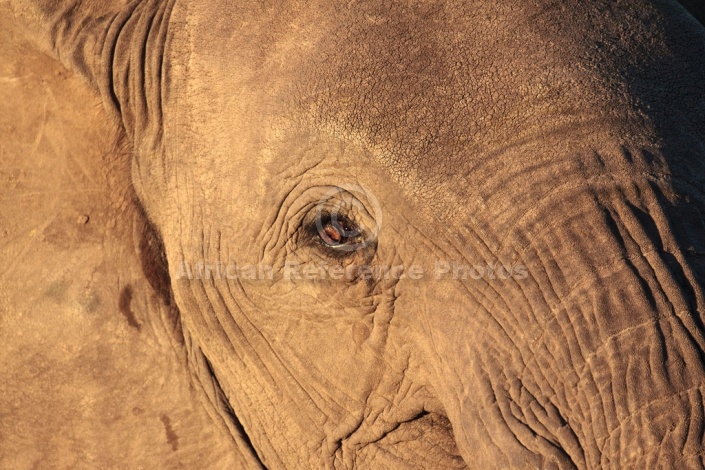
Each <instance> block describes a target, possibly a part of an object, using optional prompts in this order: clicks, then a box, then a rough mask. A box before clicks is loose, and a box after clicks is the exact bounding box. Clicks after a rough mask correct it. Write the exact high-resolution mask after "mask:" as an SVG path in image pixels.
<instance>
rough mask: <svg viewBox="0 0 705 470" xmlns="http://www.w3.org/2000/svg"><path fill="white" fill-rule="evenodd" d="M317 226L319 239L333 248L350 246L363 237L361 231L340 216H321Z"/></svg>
mask: <svg viewBox="0 0 705 470" xmlns="http://www.w3.org/2000/svg"><path fill="white" fill-rule="evenodd" d="M315 225H316V234H317V235H318V238H319V239H320V240H321V241H322V242H323V243H325V244H326V245H328V246H331V247H340V246H343V245H346V246H347V245H350V244H351V243H354V242H356V241H359V240H358V239H359V237H360V235H361V231H360V229H359V228H357V226H356V225H355V224H353V223H352V222H350V221H349V220H348V219H347V218H345V217H344V216H342V215H340V214H335V215H331V214H327V213H326V214H321V215H320V216H319V218H318V219H317V220H316V224H315Z"/></svg>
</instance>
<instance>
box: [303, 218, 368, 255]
mask: <svg viewBox="0 0 705 470" xmlns="http://www.w3.org/2000/svg"><path fill="white" fill-rule="evenodd" d="M334 220H335V222H337V223H334ZM336 225H337V226H338V227H340V228H341V229H343V231H345V232H355V233H356V235H355V236H352V237H346V236H344V235H343V239H342V241H341V243H340V244H339V245H331V244H330V243H327V242H326V241H325V240H324V239H323V238H322V236H321V232H320V231H321V229H322V228H325V227H327V226H334V228H335V226H336ZM306 232H307V233H308V237H307V238H308V239H309V240H311V241H312V242H313V243H314V244H316V245H317V246H319V247H323V248H324V249H326V250H327V251H328V252H330V253H336V254H338V255H343V256H348V255H351V254H353V253H354V251H350V252H341V251H340V250H336V247H338V246H346V245H348V244H349V242H351V241H355V240H358V239H359V237H360V236H361V234H362V230H361V229H360V228H359V226H358V225H357V224H356V223H354V222H353V221H351V220H350V219H349V218H348V217H346V216H344V215H342V214H340V213H337V214H335V218H334V217H333V215H331V213H330V212H326V211H321V212H320V213H317V214H316V217H314V219H313V220H311V221H310V222H308V224H307V227H306Z"/></svg>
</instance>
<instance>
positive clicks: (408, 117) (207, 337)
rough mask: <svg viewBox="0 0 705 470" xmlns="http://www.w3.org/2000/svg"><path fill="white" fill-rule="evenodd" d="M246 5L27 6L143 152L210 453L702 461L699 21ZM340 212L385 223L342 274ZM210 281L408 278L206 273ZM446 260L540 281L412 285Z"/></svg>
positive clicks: (448, 6) (136, 174)
mask: <svg viewBox="0 0 705 470" xmlns="http://www.w3.org/2000/svg"><path fill="white" fill-rule="evenodd" d="M66 3H67V4H69V3H71V2H66ZM193 3H196V2H193ZM230 3H233V2H226V1H224V0H223V1H212V2H198V4H194V5H184V4H182V3H179V2H156V1H148V0H144V1H143V2H141V3H139V5H137V6H136V7H135V6H134V5H132V6H123V5H112V4H109V3H107V2H105V4H103V3H102V2H94V3H89V4H88V5H85V4H84V5H81V6H78V7H76V8H65V7H61V8H59V7H56V5H55V2H52V3H51V4H50V3H47V5H48V6H47V5H43V4H41V2H40V3H39V4H37V5H33V6H31V7H19V6H15V8H14V10H15V14H16V15H17V17H18V18H22V19H23V20H24V21H27V22H28V23H29V24H32V25H34V27H35V28H36V31H38V33H37V41H38V43H40V44H44V46H43V47H46V48H50V49H51V50H53V51H54V52H55V53H56V55H57V57H59V58H60V59H61V60H62V61H63V62H64V63H65V64H66V66H67V67H69V68H70V69H71V70H74V71H76V72H77V73H80V74H81V75H82V76H83V77H85V79H86V80H87V83H88V84H89V85H90V86H92V87H94V89H95V90H97V92H98V93H100V96H101V97H102V99H103V102H104V103H105V106H106V109H107V110H108V111H109V113H110V114H111V116H112V117H111V119H113V121H114V122H115V123H117V124H116V126H117V128H118V130H119V132H121V133H122V136H123V145H124V146H125V148H127V149H128V150H129V153H130V165H131V173H130V183H131V184H132V186H133V187H134V190H135V192H136V195H137V198H138V201H139V208H137V209H135V210H136V211H137V212H139V211H141V210H143V211H144V214H146V217H148V219H149V222H147V221H146V219H142V223H143V226H144V228H145V231H146V232H149V235H148V238H149V240H151V241H152V242H153V245H154V246H158V247H159V249H158V250H155V251H156V253H152V256H151V257H150V256H146V259H147V262H146V263H145V262H143V263H142V264H144V265H145V266H146V270H147V271H148V274H147V278H148V279H150V280H151V281H152V282H151V287H149V288H151V289H153V290H154V291H155V295H157V296H158V297H159V298H160V299H161V302H162V303H161V304H160V305H162V308H163V309H166V310H167V311H168V312H171V314H172V316H171V317H169V314H165V316H166V317H167V318H172V319H173V317H174V316H176V317H177V318H176V319H173V322H174V323H169V322H168V321H167V322H165V324H161V325H160V324H155V326H154V327H153V330H154V335H156V336H157V337H160V338H172V339H174V341H173V342H174V343H175V346H174V347H173V349H172V350H170V354H173V353H174V352H176V353H177V355H178V354H183V355H185V357H186V358H187V362H186V365H185V366H184V368H185V370H184V371H183V372H181V373H182V375H183V376H186V375H189V376H190V379H191V383H192V384H193V390H192V391H191V394H192V395H194V396H195V398H194V397H190V398H189V399H193V400H194V403H202V404H203V405H199V407H198V409H199V410H201V411H203V410H205V412H206V413H207V415H208V420H209V421H208V422H209V423H211V425H212V427H213V429H216V428H217V429H220V430H221V431H222V435H223V436H225V437H227V438H228V439H229V440H227V441H218V440H217V439H218V438H217V437H214V436H213V437H209V439H212V440H213V442H215V444H214V446H215V447H214V448H215V449H216V450H220V449H221V448H222V447H223V446H226V447H227V449H228V452H229V455H231V458H232V459H233V461H234V462H235V465H237V466H250V467H252V468H257V467H261V466H266V467H267V468H349V467H353V466H359V467H361V468H405V467H422V468H466V467H469V468H537V467H538V468H544V467H545V468H556V467H558V468H575V467H577V468H598V467H617V468H622V467H634V468H644V467H655V466H666V467H677V468H702V467H703V456H702V453H703V451H702V448H703V444H704V442H703V429H704V426H705V421H704V418H703V395H702V393H703V387H705V382H704V380H703V379H705V363H704V362H703V355H704V353H705V336H704V333H705V329H704V327H703V321H704V318H703V302H705V298H704V297H703V288H702V286H703V276H704V275H705V271H704V269H705V265H704V264H703V260H704V259H705V258H704V257H705V223H704V222H703V218H702V214H703V213H705V197H704V196H703V187H704V185H703V183H704V178H705V165H704V163H705V161H704V160H703V158H704V157H705V126H703V122H705V97H704V96H703V90H705V30H704V29H703V27H702V25H700V24H699V23H697V21H696V20H695V19H694V18H693V17H692V16H690V15H689V14H688V13H687V12H686V11H685V10H684V9H683V8H682V7H680V6H679V5H678V4H676V3H673V2H666V1H654V2H648V3H644V4H639V5H635V4H633V2H627V1H616V2H598V1H594V2H548V1H539V2H532V3H531V4H528V3H527V4H517V3H516V2H475V1H468V2H444V3H442V4H435V3H431V2H419V3H413V4H408V5H407V4H399V3H392V2H390V3H379V2H359V3H354V4H352V3H351V4H345V5H341V6H338V9H334V8H333V6H331V5H329V4H328V3H326V2H308V3H304V2H300V3H297V2H291V3H287V2H278V3H277V4H276V5H272V4H269V3H267V2H264V3H263V2H237V5H232V4H230ZM52 5H54V6H52ZM68 19H71V21H68ZM42 41H43V42H42ZM113 121H111V122H113ZM331 187H339V188H344V189H347V190H348V191H349V192H348V193H345V195H344V196H340V195H333V196H332V197H330V199H326V197H328V196H330V195H331V193H330V191H329V190H330V188H331ZM359 188H364V191H360V190H359ZM326 195H328V196H326ZM336 198H337V199H336ZM341 200H343V201H346V202H348V203H351V202H352V203H353V204H352V205H353V206H354V207H356V208H355V209H351V210H350V211H349V213H347V214H343V215H346V217H347V218H349V219H351V221H352V222H353V223H354V224H355V225H356V226H359V227H361V228H362V229H363V231H364V233H365V234H368V233H373V232H374V235H373V236H370V237H368V238H369V241H370V243H368V244H365V245H362V246H360V247H358V249H355V250H351V251H343V252H342V255H341V250H336V249H333V248H331V247H329V246H327V245H325V244H323V243H320V242H316V241H315V237H316V236H317V233H316V232H315V231H313V232H312V231H311V230H309V227H310V224H309V221H310V219H311V214H312V213H313V212H315V210H314V209H315V208H316V207H320V205H321V204H322V205H323V206H326V207H328V206H330V207H335V206H336V204H337V203H339V202H341ZM321 201H323V202H321ZM349 205H350V204H349ZM377 226H379V231H378V232H375V230H374V228H375V227H377ZM162 251H163V254H164V257H165V258H164V260H163V262H160V259H161V258H160V256H159V254H160V253H161V252H162ZM144 259H145V257H144V256H143V260H144ZM200 260H204V261H205V262H207V263H216V262H224V263H227V262H235V263H237V264H238V265H245V264H253V265H254V264H261V265H269V266H273V269H274V272H275V273H276V274H280V273H282V272H284V270H285V269H286V265H287V263H293V262H297V263H301V264H303V265H307V266H317V265H318V264H319V263H322V262H326V263H328V264H335V265H341V266H346V267H347V266H357V265H363V264H364V265H373V266H393V265H400V266H403V267H404V269H405V270H406V274H407V275H406V276H403V277H402V278H401V279H396V278H391V279H372V280H369V279H363V278H360V277H357V278H353V279H346V280H342V281H333V280H330V279H318V280H317V281H315V282H313V281H311V280H306V279H299V280H287V279H281V278H279V277H278V276H275V277H274V279H273V280H269V279H266V278H265V279H263V280H248V279H242V278H239V279H232V278H230V279H229V278H227V277H226V278H221V279H188V278H187V277H185V276H184V275H183V271H182V267H183V266H184V265H189V264H191V265H193V263H196V262H198V261H200ZM439 260H440V261H448V262H452V261H457V262H462V263H467V264H474V263H480V264H482V265H488V264H494V263H500V264H511V265H513V266H522V267H523V269H524V271H522V272H523V273H524V274H525V275H522V276H511V277H509V278H503V277H501V276H485V277H483V278H481V279H474V278H472V277H469V278H467V279H452V278H450V277H445V278H443V279H440V280H439V279H435V278H434V277H433V275H426V276H424V277H423V278H422V279H414V278H413V276H412V275H411V273H410V272H409V271H410V269H411V268H410V267H411V266H413V265H417V266H422V267H425V270H426V272H429V270H432V269H433V267H434V266H437V264H436V263H437V262H438V261H439ZM123 262H124V261H123ZM147 288H148V287H147V286H145V289H147ZM146 312H147V313H145V315H148V314H149V308H147V309H146ZM133 321H135V320H134V319H133ZM166 325H171V327H170V326H166ZM164 344H167V343H166V342H165V343H164ZM164 347H165V348H166V346H164ZM145 373H152V374H153V373H154V372H145ZM174 393H176V392H174ZM185 393H186V392H184V394H185ZM198 400H200V401H198ZM194 406H196V405H194ZM200 406H202V408H201V407H200ZM195 429H200V426H199V425H195V426H194V427H187V428H186V429H184V430H183V431H182V432H181V434H180V441H181V442H190V443H191V445H192V446H194V448H195V447H197V444H198V443H197V442H196V443H195V444H194V441H197V440H198V439H199V437H198V434H197V431H196V430H195ZM199 432H200V431H199ZM172 440H173V439H172ZM214 465H215V464H214Z"/></svg>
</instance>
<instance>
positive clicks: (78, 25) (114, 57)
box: [11, 0, 174, 149]
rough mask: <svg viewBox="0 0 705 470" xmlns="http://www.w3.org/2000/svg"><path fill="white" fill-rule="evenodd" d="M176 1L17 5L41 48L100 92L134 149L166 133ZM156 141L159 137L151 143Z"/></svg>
mask: <svg viewBox="0 0 705 470" xmlns="http://www.w3.org/2000/svg"><path fill="white" fill-rule="evenodd" d="M173 5H174V1H173V0H164V1H163V0H140V1H125V0H122V1H114V2H113V1H101V0H98V1H81V0H37V1H32V2H28V3H22V4H20V5H15V4H12V5H11V6H12V8H13V9H14V10H15V14H16V15H17V16H20V17H23V18H24V19H25V20H27V21H28V22H29V23H30V24H31V25H32V29H33V30H34V31H35V36H36V39H37V41H38V43H39V45H40V47H42V48H44V49H48V50H50V51H51V52H52V53H53V54H54V55H55V56H56V57H57V58H58V59H59V60H60V61H61V62H62V63H63V64H64V65H65V66H66V67H67V68H69V69H70V70H72V71H73V72H76V73H78V74H80V75H82V76H83V77H84V78H85V79H86V80H87V81H88V83H89V84H90V85H91V86H92V87H93V88H94V89H96V90H98V91H99V93H100V94H101V96H102V97H103V102H104V103H105V104H106V105H107V106H106V108H107V109H108V111H109V112H111V113H112V114H113V115H114V116H115V117H116V118H118V119H119V120H120V121H121V122H122V126H123V127H124V129H125V131H126V133H127V136H128V137H129V138H130V140H131V143H132V144H133V149H139V148H144V140H145V139H147V138H148V136H151V137H154V138H155V139H158V137H159V136H160V135H161V132H160V128H161V121H162V120H161V109H162V103H161V101H162V97H163V96H164V85H165V84H164V77H165V76H167V75H168V71H167V70H166V66H167V65H166V63H165V58H166V57H167V55H166V54H165V53H164V52H165V47H166V44H167V41H168V38H169V35H168V31H167V26H168V24H169V18H170V15H171V11H172V8H173ZM150 143H151V146H152V147H154V146H155V145H156V140H155V141H153V142H150Z"/></svg>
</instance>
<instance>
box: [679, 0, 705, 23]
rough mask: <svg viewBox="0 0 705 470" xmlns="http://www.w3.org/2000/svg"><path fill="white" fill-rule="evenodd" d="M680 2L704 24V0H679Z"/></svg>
mask: <svg viewBox="0 0 705 470" xmlns="http://www.w3.org/2000/svg"><path fill="white" fill-rule="evenodd" d="M679 2H680V4H681V5H683V7H684V8H685V9H686V10H688V11H689V12H690V14H691V15H693V16H694V17H695V19H697V20H698V21H699V22H700V24H701V25H703V26H705V0H679Z"/></svg>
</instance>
